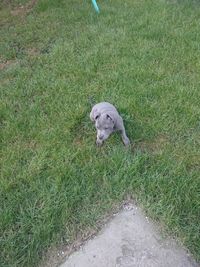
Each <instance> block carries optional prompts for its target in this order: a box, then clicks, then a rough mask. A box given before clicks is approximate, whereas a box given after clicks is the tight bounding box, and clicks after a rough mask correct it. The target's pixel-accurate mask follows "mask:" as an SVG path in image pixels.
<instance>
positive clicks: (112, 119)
mask: <svg viewBox="0 0 200 267" xmlns="http://www.w3.org/2000/svg"><path fill="white" fill-rule="evenodd" d="M106 117H107V119H108V120H111V121H112V122H113V124H115V121H116V118H115V114H114V113H113V112H108V113H106Z"/></svg>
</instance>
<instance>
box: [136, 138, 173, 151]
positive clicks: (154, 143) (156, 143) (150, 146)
mask: <svg viewBox="0 0 200 267" xmlns="http://www.w3.org/2000/svg"><path fill="white" fill-rule="evenodd" d="M168 143H169V138H168V137H167V136H165V135H158V136H157V137H156V138H155V139H153V140H150V141H141V142H139V143H138V144H137V145H135V148H137V149H138V150H141V151H142V152H151V153H152V154H160V153H161V152H162V150H163V149H164V147H165V146H166V145H167V144H168Z"/></svg>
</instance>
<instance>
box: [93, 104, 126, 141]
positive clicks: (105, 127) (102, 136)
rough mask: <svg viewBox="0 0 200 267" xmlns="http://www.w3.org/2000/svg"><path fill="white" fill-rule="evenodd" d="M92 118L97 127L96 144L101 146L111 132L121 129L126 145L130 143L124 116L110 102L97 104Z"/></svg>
mask: <svg viewBox="0 0 200 267" xmlns="http://www.w3.org/2000/svg"><path fill="white" fill-rule="evenodd" d="M90 119H91V121H92V122H94V123H95V127H96V129H97V140H96V144H97V145H98V146H101V145H102V144H103V141H104V140H106V139H107V138H108V137H109V136H110V134H111V133H113V132H114V131H119V132H120V133H121V136H122V140H123V143H124V145H125V146H127V145H129V144H130V140H129V139H128V137H127V136H126V132H125V128H124V123H123V119H122V117H121V116H120V115H119V113H118V111H117V109H116V108H115V107H114V106H113V105H112V104H110V103H108V102H101V103H98V104H96V105H95V106H94V107H93V108H92V111H91V112H90Z"/></svg>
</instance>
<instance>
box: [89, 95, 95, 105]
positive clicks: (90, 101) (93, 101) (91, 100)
mask: <svg viewBox="0 0 200 267" xmlns="http://www.w3.org/2000/svg"><path fill="white" fill-rule="evenodd" d="M88 102H89V104H90V106H91V107H93V106H94V105H95V104H96V101H95V98H94V96H91V95H90V96H89V97H88Z"/></svg>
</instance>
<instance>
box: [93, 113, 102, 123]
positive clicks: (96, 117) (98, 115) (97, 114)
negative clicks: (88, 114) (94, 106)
mask: <svg viewBox="0 0 200 267" xmlns="http://www.w3.org/2000/svg"><path fill="white" fill-rule="evenodd" d="M100 115H101V114H100V113H99V112H98V111H96V112H94V120H95V121H96V120H97V119H98V118H99V117H100Z"/></svg>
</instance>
